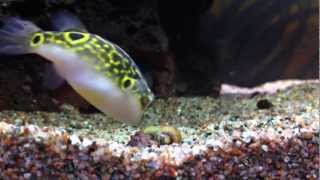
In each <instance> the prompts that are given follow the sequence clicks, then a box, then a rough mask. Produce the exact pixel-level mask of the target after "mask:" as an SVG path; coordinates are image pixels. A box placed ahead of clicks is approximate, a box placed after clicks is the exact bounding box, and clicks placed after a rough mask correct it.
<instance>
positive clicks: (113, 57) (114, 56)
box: [112, 53, 122, 62]
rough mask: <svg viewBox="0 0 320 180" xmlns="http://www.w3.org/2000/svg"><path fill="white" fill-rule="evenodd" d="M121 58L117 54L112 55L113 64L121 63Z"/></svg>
mask: <svg viewBox="0 0 320 180" xmlns="http://www.w3.org/2000/svg"><path fill="white" fill-rule="evenodd" d="M121 59H122V58H121V56H119V54H118V53H112V60H113V61H114V62H120V61H121Z"/></svg>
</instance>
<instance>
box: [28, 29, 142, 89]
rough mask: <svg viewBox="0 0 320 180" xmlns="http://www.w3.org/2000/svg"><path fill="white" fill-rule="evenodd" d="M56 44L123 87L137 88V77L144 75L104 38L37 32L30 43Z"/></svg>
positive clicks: (35, 45) (72, 33)
mask: <svg viewBox="0 0 320 180" xmlns="http://www.w3.org/2000/svg"><path fill="white" fill-rule="evenodd" d="M42 44H54V45H58V46H61V47H63V48H65V49H69V50H70V51H73V52H75V53H77V54H78V55H79V57H80V58H81V60H83V61H86V62H88V63H90V64H92V65H93V67H94V68H95V70H96V71H97V72H100V73H103V74H104V75H105V76H106V77H108V78H109V79H111V80H112V81H113V82H114V83H116V84H117V85H118V87H120V88H121V90H123V91H125V90H130V91H138V87H137V80H139V79H140V78H142V76H141V74H140V72H139V70H138V68H137V67H136V65H135V64H134V63H133V61H132V59H131V58H130V57H129V56H128V55H127V54H126V53H125V52H124V51H123V50H121V49H120V48H119V47H118V46H117V45H115V44H113V43H111V42H109V41H107V40H104V39H102V38H101V37H99V36H97V35H94V34H90V33H85V32H76V31H72V32H37V33H34V34H33V35H32V37H31V39H30V46H31V47H32V48H37V47H39V46H41V45H42Z"/></svg>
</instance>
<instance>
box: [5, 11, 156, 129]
mask: <svg viewBox="0 0 320 180" xmlns="http://www.w3.org/2000/svg"><path fill="white" fill-rule="evenodd" d="M52 18H53V26H54V27H56V28H58V29H59V30H60V31H43V30H41V29H40V28H39V27H37V26H36V25H34V24H33V23H32V22H29V21H25V20H21V19H18V18H14V17H7V18H4V19H3V20H2V22H3V26H2V28H1V29H0V53H2V54H27V53H34V54H38V55H40V56H43V57H44V58H46V59H47V60H49V61H51V62H52V64H53V66H54V69H55V70H56V71H57V73H58V74H59V75H60V76H61V77H62V78H64V79H65V80H66V81H67V82H68V83H69V84H70V85H71V87H72V88H73V89H74V90H75V91H76V92H77V93H79V94H80V95H81V96H82V97H83V98H84V99H86V100H87V101H88V102H89V103H90V104H92V105H93V106H95V107H96V108H97V109H99V110H100V111H102V112H104V113H105V114H108V115H111V116H112V117H113V118H115V119H117V120H119V121H122V122H126V123H137V122H139V120H140V119H141V116H142V114H143V112H144V110H145V108H146V107H147V106H148V105H149V104H150V103H151V102H152V101H153V98H154V95H153V93H152V92H151V90H150V89H149V87H148V85H147V83H146V81H145V79H144V78H143V76H142V73H141V72H140V70H139V68H138V67H137V65H136V64H135V63H134V61H133V60H132V59H131V58H130V56H129V55H128V54H127V53H126V52H125V51H124V50H122V49H121V48H120V47H118V46H117V45H116V44H114V43H112V42H110V41H108V40H106V39H103V38H102V37H100V36H98V35H95V34H91V33H88V32H87V31H86V30H85V29H84V26H83V25H82V23H81V22H80V21H79V20H78V19H77V18H76V17H75V16H73V15H72V14H70V13H57V14H56V15H55V16H53V17H52ZM59 26H60V27H59Z"/></svg>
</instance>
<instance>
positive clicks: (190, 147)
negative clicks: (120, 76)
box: [0, 81, 320, 179]
mask: <svg viewBox="0 0 320 180" xmlns="http://www.w3.org/2000/svg"><path fill="white" fill-rule="evenodd" d="M319 85H320V83H319V82H318V81H313V82H306V83H299V85H294V86H293V87H288V88H287V89H283V90H281V91H274V92H273V93H267V92H264V93H250V95H248V94H247V95H245V96H243V95H240V94H241V93H240V94H236V95H230V94H228V95H222V96H221V97H218V98H211V97H180V98H168V99H166V100H164V99H158V100H156V102H155V103H154V104H153V105H152V107H150V109H149V110H148V111H147V112H146V114H145V117H144V119H143V122H142V123H141V124H143V125H144V126H142V125H140V126H136V127H135V126H127V125H124V124H121V123H118V122H115V121H112V120H111V119H110V118H106V117H105V116H103V115H101V114H82V113H79V112H78V111H77V110H76V109H74V108H72V107H69V106H68V105H66V107H64V110H63V112H51V113H49V112H17V111H3V112H1V113H0V119H1V120H2V122H1V123H0V175H1V177H3V178H4V179H32V178H36V177H50V178H52V179H54V178H61V179H76V178H78V179H142V178H144V179H155V178H165V179H168V178H169V179H170V178H180V179H184V178H192V179H209V178H211V179H230V178H233V179H235V178H240V177H241V178H242V179H256V178H266V179H295V178H300V179H319V161H320V159H319V148H318V147H319V96H320V86H319ZM231 94H232V93H231ZM261 101H266V102H268V103H270V104H271V105H270V104H269V105H270V106H263V107H266V108H260V107H261V106H260V105H258V104H259V102H260V103H261ZM264 103H265V102H264ZM268 103H267V104H268ZM159 124H166V125H170V126H174V127H176V128H177V129H178V130H180V132H181V134H182V142H181V143H179V144H177V143H173V144H170V145H160V146H159V145H157V144H154V145H152V144H151V145H150V144H148V145H146V146H145V147H143V146H142V147H141V146H139V147H138V146H136V147H135V146H129V145H127V143H128V142H129V141H130V139H131V138H132V136H133V135H134V134H135V133H137V132H139V131H141V130H142V129H143V128H144V127H145V126H147V125H159Z"/></svg>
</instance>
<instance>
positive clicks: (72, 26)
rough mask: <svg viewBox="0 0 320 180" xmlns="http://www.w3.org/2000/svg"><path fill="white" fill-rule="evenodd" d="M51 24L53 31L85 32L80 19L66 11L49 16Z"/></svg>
mask: <svg viewBox="0 0 320 180" xmlns="http://www.w3.org/2000/svg"><path fill="white" fill-rule="evenodd" d="M51 23H52V28H53V30H54V31H79V32H87V29H86V27H85V26H84V25H83V23H82V22H81V21H80V19H79V18H78V17H76V16H75V15H74V14H72V13H71V12H69V11H66V10H64V11H58V12H55V13H53V14H51Z"/></svg>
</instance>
